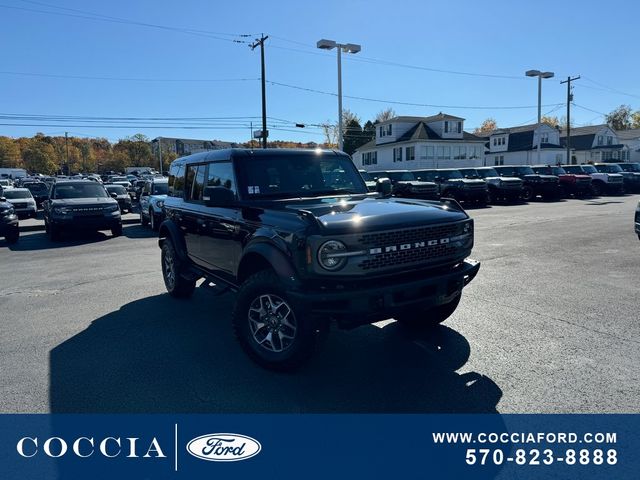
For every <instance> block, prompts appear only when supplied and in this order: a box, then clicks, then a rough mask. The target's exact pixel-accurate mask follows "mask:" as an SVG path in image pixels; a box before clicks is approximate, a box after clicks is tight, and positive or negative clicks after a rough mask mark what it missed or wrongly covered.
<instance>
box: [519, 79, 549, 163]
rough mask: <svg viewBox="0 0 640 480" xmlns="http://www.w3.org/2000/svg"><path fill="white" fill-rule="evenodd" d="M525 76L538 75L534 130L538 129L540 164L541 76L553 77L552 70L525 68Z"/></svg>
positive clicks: (538, 161)
mask: <svg viewBox="0 0 640 480" xmlns="http://www.w3.org/2000/svg"><path fill="white" fill-rule="evenodd" d="M525 75H526V76H527V77H538V126H537V127H536V130H538V145H537V148H536V150H537V152H538V153H537V156H538V160H537V163H538V164H540V143H541V142H540V140H541V138H540V137H541V135H540V125H541V124H542V79H543V78H553V75H554V73H553V72H541V71H540V70H527V71H526V72H525Z"/></svg>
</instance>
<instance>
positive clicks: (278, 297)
mask: <svg viewBox="0 0 640 480" xmlns="http://www.w3.org/2000/svg"><path fill="white" fill-rule="evenodd" d="M232 321H233V329H234V332H235V334H236V337H237V338H238V341H239V342H240V345H241V346H242V348H243V349H244V351H245V352H246V353H247V354H248V355H249V356H250V357H251V358H252V359H253V360H254V361H255V362H256V363H258V364H259V365H261V366H263V367H265V368H269V369H272V370H281V371H282V370H293V369H295V368H298V367H300V366H301V365H302V364H303V363H305V362H306V361H307V360H308V359H309V357H310V356H311V354H312V353H313V352H314V350H315V346H316V344H317V340H318V338H319V337H320V335H319V331H318V328H317V327H316V323H315V322H314V320H313V319H312V318H311V317H310V316H309V315H307V314H306V312H305V311H304V310H303V309H302V308H300V307H299V306H297V305H296V304H295V302H294V301H293V300H292V299H291V298H290V297H289V295H288V293H287V291H286V289H285V288H284V287H283V285H282V284H281V283H280V280H279V278H278V276H277V275H276V274H275V273H274V272H273V271H271V270H263V271H260V272H258V273H256V274H254V275H252V276H251V277H249V279H247V280H246V281H245V282H244V283H243V284H242V286H241V287H240V290H239V292H238V296H237V298H236V304H235V307H234V309H233V313H232Z"/></svg>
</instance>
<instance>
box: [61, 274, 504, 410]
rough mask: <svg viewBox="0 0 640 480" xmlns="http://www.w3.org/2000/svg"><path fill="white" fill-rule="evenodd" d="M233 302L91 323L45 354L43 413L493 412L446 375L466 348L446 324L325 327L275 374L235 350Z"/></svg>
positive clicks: (472, 377) (169, 302)
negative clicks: (314, 350)
mask: <svg viewBox="0 0 640 480" xmlns="http://www.w3.org/2000/svg"><path fill="white" fill-rule="evenodd" d="M232 302H233V295H232V294H230V293H224V292H222V293H221V292H219V291H216V290H214V289H211V288H209V287H204V286H202V287H200V288H198V289H196V292H195V294H194V296H193V298H192V299H191V300H186V301H181V300H176V299H173V298H172V297H170V296H169V295H167V294H162V295H157V296H154V297H149V298H144V299H141V300H137V301H134V302H131V303H129V304H126V305H124V306H123V307H122V308H120V309H119V310H118V311H115V312H112V313H109V314H108V315H105V316H103V317H101V318H98V319H96V320H95V321H94V322H93V323H92V324H91V326H90V327H89V328H87V329H86V330H84V331H82V332H80V333H78V334H77V335H75V336H73V337H71V338H70V339H69V340H67V341H65V342H64V343H62V344H60V345H58V346H57V347H55V348H54V349H53V350H52V351H51V352H50V364H49V368H50V406H51V412H52V413H112V412H113V413H115V412H120V413H124V412H129V413H160V412H166V413H183V412H185V413H191V412H192V413H205V412H207V413H249V412H252V413H263V412H264V413H267V412H268V413H271V412H273V413H275V412H279V413H280V412H281V413H293V412H309V413H311V412H336V413H339V412H374V413H375V412H392V413H393V412H398V413H399V412H416V413H429V412H474V413H476V412H478V413H480V412H482V413H489V412H490V413H494V412H496V406H497V404H498V401H499V400H500V398H501V396H502V391H501V390H500V388H499V387H498V386H497V385H496V384H495V383H494V382H493V381H492V380H491V379H489V378H487V377H485V376H483V375H481V374H479V373H474V372H471V373H464V374H458V373H456V371H455V370H457V369H459V368H460V367H461V366H463V365H464V364H465V363H466V361H467V360H468V358H469V355H470V347H469V343H468V342H467V341H466V339H465V338H464V337H463V336H462V335H460V334H459V333H457V332H455V331H454V330H452V329H450V328H448V327H444V326H441V327H438V328H436V329H434V330H432V331H431V332H430V333H429V334H422V335H421V336H420V337H416V336H412V335H413V334H410V333H409V332H407V331H406V330H404V329H402V328H400V327H399V326H398V324H396V323H395V322H391V323H390V324H388V325H387V326H385V327H384V328H378V327H376V326H365V327H361V328H359V329H355V330H352V331H348V332H345V331H339V330H334V331H332V333H331V334H330V335H329V338H328V339H327V341H326V343H325V345H324V348H323V349H322V351H321V352H319V353H318V354H316V356H315V357H314V358H313V359H312V361H311V362H310V364H308V365H306V366H305V367H303V368H302V369H300V370H299V371H297V372H295V373H291V374H282V373H275V372H271V371H266V370H263V369H261V368H259V367H257V366H256V365H254V364H253V363H252V362H251V361H250V360H249V359H248V358H247V357H246V356H245V355H244V353H243V352H242V350H241V349H240V347H239V345H238V344H237V342H236V341H235V339H234V338H233V334H232V331H231V326H230V319H229V313H228V312H229V310H230V308H231V305H232Z"/></svg>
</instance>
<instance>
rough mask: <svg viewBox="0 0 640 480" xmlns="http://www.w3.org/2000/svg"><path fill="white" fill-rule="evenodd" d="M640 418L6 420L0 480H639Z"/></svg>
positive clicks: (1, 426)
mask: <svg viewBox="0 0 640 480" xmlns="http://www.w3.org/2000/svg"><path fill="white" fill-rule="evenodd" d="M639 455H640V416H639V415H498V414H494V415H471V414H468V415H467V414H465V415H457V414H447V415H408V414H407V415H391V414H389V415H368V414H360V415H326V414H319V415H308V414H299V415H279V414H278V415H269V414H251V415H246V414H242V415H169V414H167V415H142V414H139V415H67V414H54V415H31V414H25V415H19V414H4V415H0V462H1V465H0V478H2V479H6V480H13V479H21V480H22V479H54V478H61V479H83V478H90V479H121V478H136V479H159V478H167V479H183V478H184V479H195V478H235V479H239V478H274V479H295V480H300V479H316V478H317V479H327V478H376V479H377V478H390V479H391V478H403V479H404V478H423V479H427V478H456V479H457V478H465V479H474V478H504V479H512V478H523V479H526V478H532V479H540V478H563V479H572V478H576V479H580V480H586V479H602V478H611V479H637V478H640V473H639V472H640V461H639V459H638V456H639Z"/></svg>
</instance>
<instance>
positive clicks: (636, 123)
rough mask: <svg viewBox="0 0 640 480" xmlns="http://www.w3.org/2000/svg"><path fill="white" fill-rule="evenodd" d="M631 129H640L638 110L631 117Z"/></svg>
mask: <svg viewBox="0 0 640 480" xmlns="http://www.w3.org/2000/svg"><path fill="white" fill-rule="evenodd" d="M631 128H640V110H636V111H635V112H633V115H631Z"/></svg>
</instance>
